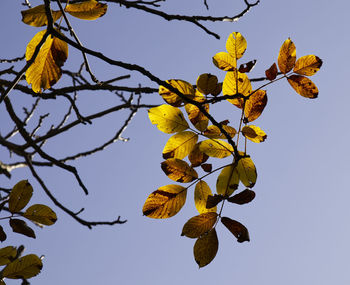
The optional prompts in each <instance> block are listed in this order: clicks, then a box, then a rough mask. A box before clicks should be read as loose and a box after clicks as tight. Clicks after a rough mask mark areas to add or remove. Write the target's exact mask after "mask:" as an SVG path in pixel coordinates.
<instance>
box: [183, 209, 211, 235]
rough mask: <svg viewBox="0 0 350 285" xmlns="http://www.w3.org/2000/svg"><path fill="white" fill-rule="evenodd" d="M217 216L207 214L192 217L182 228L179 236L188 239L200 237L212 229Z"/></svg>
mask: <svg viewBox="0 0 350 285" xmlns="http://www.w3.org/2000/svg"><path fill="white" fill-rule="evenodd" d="M217 216H218V214H217V213H216V212H208V213H202V214H200V215H198V216H195V217H192V218H191V219H189V220H188V221H187V222H186V224H185V225H184V226H183V228H182V233H181V235H182V236H187V237H189V238H198V237H200V236H202V235H203V234H205V233H207V232H208V231H210V230H211V229H212V228H213V226H214V225H215V222H216V219H217Z"/></svg>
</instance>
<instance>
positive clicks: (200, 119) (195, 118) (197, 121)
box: [185, 104, 209, 132]
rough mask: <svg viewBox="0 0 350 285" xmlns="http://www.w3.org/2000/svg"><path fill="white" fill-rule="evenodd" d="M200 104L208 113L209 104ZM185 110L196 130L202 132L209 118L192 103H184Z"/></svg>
mask: <svg viewBox="0 0 350 285" xmlns="http://www.w3.org/2000/svg"><path fill="white" fill-rule="evenodd" d="M202 106H203V108H204V109H205V111H206V112H207V113H209V104H203V105H202ZM185 110H186V112H187V115H188V118H189V120H190V121H191V123H192V124H193V125H194V126H195V128H196V129H197V130H199V131H201V132H202V131H204V130H205V129H206V128H207V126H208V122H209V119H208V117H207V116H206V115H204V114H203V113H202V112H201V111H200V110H199V108H198V107H197V106H195V105H193V104H186V105H185Z"/></svg>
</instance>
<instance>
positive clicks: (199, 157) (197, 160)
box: [188, 143, 209, 167]
mask: <svg viewBox="0 0 350 285" xmlns="http://www.w3.org/2000/svg"><path fill="white" fill-rule="evenodd" d="M199 144H200V143H196V145H195V146H194V148H193V149H192V151H191V152H190V154H189V155H188V160H189V161H190V162H191V166H192V167H197V166H200V165H201V164H202V163H204V162H206V161H207V160H208V158H209V156H207V155H206V154H205V153H204V152H202V151H200V149H199Z"/></svg>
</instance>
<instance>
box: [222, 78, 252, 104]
mask: <svg viewBox="0 0 350 285" xmlns="http://www.w3.org/2000/svg"><path fill="white" fill-rule="evenodd" d="M251 91H252V85H251V83H250V80H249V79H248V76H247V75H246V74H245V73H241V72H238V71H232V72H227V73H226V76H225V79H224V82H223V85H222V93H223V94H224V95H237V94H241V95H243V96H248V95H249V94H250V93H251ZM227 101H229V102H230V103H231V104H233V105H235V106H237V107H238V108H240V109H242V108H243V99H242V98H235V99H227Z"/></svg>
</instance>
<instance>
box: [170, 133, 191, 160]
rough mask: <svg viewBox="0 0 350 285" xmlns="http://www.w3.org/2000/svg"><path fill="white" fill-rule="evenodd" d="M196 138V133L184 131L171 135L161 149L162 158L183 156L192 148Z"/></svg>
mask: <svg viewBox="0 0 350 285" xmlns="http://www.w3.org/2000/svg"><path fill="white" fill-rule="evenodd" d="M197 140H198V135H197V134H196V133H193V132H189V131H184V132H180V133H177V134H175V135H173V136H172V137H171V138H170V139H169V140H168V141H167V143H166V145H165V146H164V149H163V158H164V159H168V158H179V159H183V158H185V157H186V156H187V155H188V154H189V153H190V152H191V150H192V149H193V147H194V146H195V144H196V142H197Z"/></svg>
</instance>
